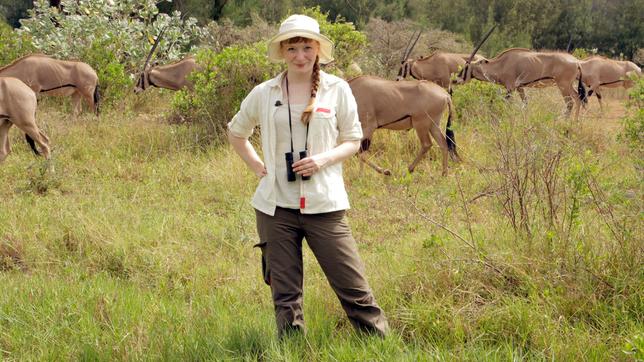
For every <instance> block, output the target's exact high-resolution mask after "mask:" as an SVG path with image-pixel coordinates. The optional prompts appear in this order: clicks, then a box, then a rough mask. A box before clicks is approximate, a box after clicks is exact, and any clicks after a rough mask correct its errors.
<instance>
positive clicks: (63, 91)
mask: <svg viewBox="0 0 644 362" xmlns="http://www.w3.org/2000/svg"><path fill="white" fill-rule="evenodd" d="M0 77H14V78H18V79H20V80H21V81H23V82H24V83H25V84H26V85H28V86H29V88H31V90H33V91H34V92H36V93H43V94H45V95H52V96H70V95H71V96H72V104H73V108H74V115H78V114H79V113H80V111H81V98H84V99H85V101H86V102H87V103H88V104H89V106H90V108H92V109H93V110H94V113H95V114H96V115H97V116H98V114H99V102H100V93H99V86H98V76H97V75H96V72H95V71H94V69H92V67H91V66H89V64H87V63H83V62H80V61H70V60H58V59H54V58H51V57H48V56H46V55H44V54H31V55H27V56H24V57H22V58H19V59H17V60H15V61H13V62H12V63H11V64H9V65H7V66H5V67H3V68H0Z"/></svg>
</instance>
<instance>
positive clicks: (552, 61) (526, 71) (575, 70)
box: [460, 48, 585, 119]
mask: <svg viewBox="0 0 644 362" xmlns="http://www.w3.org/2000/svg"><path fill="white" fill-rule="evenodd" d="M581 71H582V70H581V66H580V65H579V61H578V60H577V59H576V58H575V57H573V56H572V55H570V54H567V53H563V52H535V51H532V50H530V49H523V48H512V49H507V50H505V51H503V52H502V53H501V54H499V55H497V56H496V57H495V58H493V59H489V60H488V59H483V60H480V61H478V62H474V63H468V64H466V66H465V71H464V72H463V73H464V78H462V79H461V80H460V81H461V82H463V81H468V80H470V79H471V78H474V79H478V80H481V81H487V82H492V83H497V84H501V85H503V86H505V88H506V90H507V91H508V96H509V95H510V94H511V93H512V92H513V91H514V90H517V89H521V88H523V87H543V86H549V85H556V86H557V87H558V88H559V91H560V92H561V95H562V96H563V97H564V100H565V102H566V106H567V112H568V113H570V110H571V109H572V108H573V104H574V106H575V119H577V117H578V115H579V107H580V105H581V102H582V100H584V99H585V87H584V86H583V83H582V82H581V81H580V82H579V83H578V88H577V90H575V88H574V87H573V82H574V81H575V79H579V78H580V75H581ZM520 94H521V95H522V97H523V96H524V94H522V93H521V92H520Z"/></svg>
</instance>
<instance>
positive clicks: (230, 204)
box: [0, 0, 644, 361]
mask: <svg viewBox="0 0 644 362" xmlns="http://www.w3.org/2000/svg"><path fill="white" fill-rule="evenodd" d="M18 3H19V1H17V0H16V1H13V2H7V3H3V5H4V6H5V8H8V6H7V4H9V5H11V4H18ZM72 3H74V4H75V5H71V4H72ZM115 3H118V4H115ZM336 3H337V7H334V6H336V5H334V4H336ZM341 3H343V2H339V1H337V2H335V1H330V2H328V3H327V4H326V5H325V6H324V7H317V8H316V7H314V8H310V7H309V8H298V6H300V5H310V4H308V3H306V2H304V1H302V2H300V1H297V0H292V1H274V2H263V1H262V2H260V1H248V2H240V1H236V0H231V1H215V2H208V4H205V3H201V5H200V6H197V4H200V3H199V2H198V1H192V2H191V1H175V2H173V3H160V4H155V2H154V1H134V0H123V1H119V2H116V1H115V2H110V1H107V0H105V1H89V0H78V1H73V2H72V1H69V2H66V1H65V0H63V1H62V4H63V5H64V6H67V7H66V9H67V12H64V11H63V12H61V11H59V10H57V9H56V8H50V7H49V6H48V4H46V3H45V2H43V1H37V2H36V5H35V7H33V8H32V10H31V11H30V12H29V13H28V14H26V15H25V13H23V15H22V16H21V17H22V18H23V21H22V24H23V26H22V27H21V28H19V30H12V29H11V28H10V27H9V26H8V25H5V24H2V25H0V35H2V38H1V39H0V60H1V61H2V63H1V64H2V65H4V64H7V63H8V62H10V61H11V60H13V59H15V58H17V57H19V56H21V55H23V54H27V53H30V52H33V51H41V52H45V53H47V54H50V55H54V56H56V55H60V54H65V56H66V57H67V56H68V57H74V58H78V59H81V60H84V61H86V62H88V63H90V64H91V65H92V66H93V67H94V68H95V69H97V72H98V74H99V78H100V82H101V84H103V85H104V89H105V91H104V92H105V94H104V100H105V107H104V108H103V112H102V114H101V116H100V117H99V118H97V117H95V116H93V115H91V114H90V112H86V113H84V114H82V115H81V116H80V117H77V118H73V117H72V116H71V112H70V109H71V108H70V105H69V101H62V100H61V99H60V98H45V97H42V98H40V100H39V106H38V107H39V108H38V113H37V120H38V123H39V125H40V127H41V128H42V129H43V130H44V132H45V133H46V134H47V135H48V136H49V138H50V140H51V144H52V146H53V157H52V159H51V160H50V161H48V162H45V161H43V160H42V159H40V158H35V157H34V156H33V154H32V153H31V152H30V150H29V148H28V146H27V144H26V143H25V142H24V138H23V135H22V134H21V133H20V132H18V131H15V130H13V131H12V132H11V134H10V141H11V144H12V146H13V152H12V153H11V154H10V155H9V157H8V158H7V160H6V161H5V162H4V163H2V164H1V165H0V186H2V187H0V359H3V360H10V361H11V360H70V359H71V360H288V361H299V360H307V361H308V360H319V361H326V360H329V361H337V360H341V361H363V360H382V361H394V360H409V361H417V360H553V359H554V360H570V361H577V360H596V361H605V360H642V359H644V312H643V311H644V303H643V296H644V269H643V268H642V265H644V263H643V262H644V247H643V245H644V243H643V242H642V241H643V240H642V235H643V231H644V230H642V229H643V226H644V224H643V223H642V208H643V203H642V200H643V195H644V188H643V186H642V185H644V184H643V183H642V177H643V173H642V157H643V152H644V148H643V145H642V139H643V136H644V135H643V132H644V113H643V109H644V108H643V106H644V104H643V102H644V80H642V79H640V80H639V81H638V82H637V83H636V86H635V87H633V88H632V89H631V90H630V91H629V92H628V93H630V96H628V97H627V92H626V91H623V90H613V91H607V92H605V93H604V94H605V99H607V105H608V106H607V109H606V110H605V111H604V112H603V113H602V112H600V110H599V107H598V105H597V103H596V99H594V98H591V100H590V101H591V103H590V105H589V107H588V108H587V109H586V110H585V111H583V112H582V116H581V119H580V120H579V121H578V122H575V121H571V120H570V119H569V118H567V117H565V115H564V114H565V106H564V103H563V101H562V99H561V96H560V95H559V92H558V91H557V90H556V89H553V88H545V89H529V90H528V92H527V93H528V97H529V102H528V103H527V105H526V104H523V103H522V102H521V101H520V100H519V99H518V97H516V99H515V98H512V99H510V100H509V101H506V100H505V99H504V96H505V94H504V92H503V91H502V90H501V89H500V88H499V87H497V86H494V85H490V84H488V83H482V82H478V81H472V82H470V83H467V84H465V85H461V86H458V87H455V89H454V95H453V99H454V104H455V107H456V110H457V113H458V117H457V118H456V120H455V125H454V130H455V132H456V139H457V144H458V146H459V147H460V148H459V153H460V155H461V157H462V158H463V161H462V162H461V163H450V173H449V175H448V176H447V177H441V176H440V165H439V162H437V161H435V160H429V159H427V160H425V161H423V162H422V163H421V164H420V165H419V167H418V168H417V169H416V171H415V172H414V173H413V174H409V173H407V172H406V166H407V165H408V164H409V162H410V161H411V160H412V159H413V157H414V156H415V154H416V152H417V150H418V147H419V145H418V140H417V137H416V135H415V134H414V132H392V131H386V130H380V131H377V132H376V134H375V137H374V140H373V143H372V151H371V157H372V159H373V160H374V161H375V162H378V163H380V164H382V165H384V166H386V167H387V168H389V169H391V170H392V171H393V176H389V177H385V176H381V175H378V174H375V173H374V172H373V171H372V170H370V169H369V168H368V167H364V166H362V165H361V164H360V162H359V161H358V159H357V158H356V157H354V158H353V159H351V160H349V161H348V162H346V164H345V181H346V184H347V189H348V192H349V197H350V199H351V203H352V209H351V210H349V222H350V223H351V225H352V228H353V231H354V236H355V238H356V240H357V241H358V245H359V248H360V253H361V256H362V258H363V260H364V261H365V263H366V267H367V274H368V278H369V281H370V283H371V285H372V287H373V289H374V293H375V295H376V297H377V298H378V301H379V303H380V304H381V306H382V307H383V309H384V310H385V312H386V313H387V316H388V318H389V321H390V324H391V327H392V334H391V335H390V336H388V337H387V338H385V339H379V338H375V337H368V336H361V335H356V334H355V332H354V331H353V330H352V328H351V326H350V324H349V323H348V321H347V319H346V317H345V316H344V312H343V311H342V309H341V307H340V305H339V303H337V300H336V299H335V296H334V295H333V292H332V290H331V289H330V287H329V286H328V283H327V282H326V279H325V278H324V275H323V273H322V272H321V270H320V269H319V266H318V265H317V263H316V261H315V259H314V258H313V256H312V255H311V253H310V252H309V251H308V250H305V255H304V259H305V270H306V273H305V284H306V287H305V301H304V307H305V317H306V319H307V325H308V333H307V334H306V335H305V336H300V337H294V338H290V339H286V340H283V341H278V340H277V339H276V336H275V326H274V318H273V312H272V310H273V307H272V304H271V298H270V291H269V289H268V287H266V286H265V285H264V283H263V281H262V278H261V276H260V270H261V263H260V259H259V258H260V254H259V251H258V250H257V249H256V248H253V247H252V245H253V244H255V243H256V241H257V235H256V231H255V225H254V212H253V210H252V208H251V206H250V205H249V199H250V197H251V195H252V192H253V190H254V188H255V186H256V179H255V176H254V175H253V174H252V173H251V172H249V171H248V170H247V169H246V167H245V166H244V164H243V162H242V161H241V160H240V159H239V157H237V156H236V155H235V154H234V152H233V151H232V150H231V149H230V148H229V147H228V146H227V145H226V144H225V142H222V140H223V138H222V137H223V129H224V127H225V123H226V122H227V121H228V120H229V119H230V117H231V116H232V115H233V114H234V113H235V111H236V109H237V107H238V105H239V102H240V101H241V99H243V97H244V95H245V94H246V93H247V92H248V91H249V90H250V89H251V88H252V87H253V86H254V85H255V84H257V83H259V82H261V81H263V80H265V79H268V78H269V77H271V76H272V75H274V74H275V73H276V72H278V71H279V70H280V69H281V68H280V66H279V65H277V64H272V63H268V62H267V61H266V58H265V57H264V52H265V41H266V39H267V37H269V36H270V35H271V34H273V33H274V32H275V30H276V24H275V23H276V22H279V20H280V19H282V18H283V17H284V16H285V15H286V14H287V13H288V12H289V11H290V12H295V11H297V12H305V13H307V14H309V15H311V16H314V17H316V18H317V19H318V20H319V21H320V24H321V27H322V29H323V32H325V33H326V34H329V36H330V37H331V38H332V39H334V40H335V41H336V42H337V43H338V53H337V61H336V63H335V64H334V65H332V66H330V67H328V68H326V69H325V70H326V71H329V72H332V73H335V74H338V75H343V76H347V77H349V76H351V75H352V74H353V73H352V72H355V66H354V64H353V63H354V62H355V63H357V64H359V66H360V67H361V68H362V71H363V72H364V73H366V74H377V75H380V76H384V77H389V78H391V77H392V74H393V73H394V72H395V69H393V67H394V66H395V65H396V64H397V62H399V60H400V55H401V53H402V49H403V48H404V46H405V44H406V42H407V40H408V39H409V37H410V35H411V34H412V32H413V31H414V30H415V29H416V28H417V27H419V26H420V25H423V26H430V25H431V26H432V28H431V29H429V30H428V31H427V32H426V33H424V35H423V37H422V38H421V41H420V43H419V45H418V47H417V50H416V51H417V52H418V53H419V54H423V53H425V52H431V51H433V50H436V49H441V50H448V51H455V52H467V51H469V50H470V49H471V47H472V44H471V40H473V39H477V36H478V35H477V34H480V33H481V32H482V31H484V29H485V28H486V27H487V26H488V25H489V24H491V23H495V22H503V19H508V18H514V17H513V16H514V15H513V14H515V13H516V14H518V15H517V16H519V15H521V14H524V15H521V16H523V18H521V19H524V23H525V24H526V26H525V28H523V29H520V28H519V27H517V28H516V31H517V33H514V32H513V31H514V30H511V29H514V28H512V27H511V26H510V25H506V27H505V28H502V29H501V32H500V33H499V34H498V35H496V36H493V38H491V42H490V43H489V44H490V45H486V46H488V51H492V50H494V49H496V48H494V47H499V48H498V49H501V48H503V47H506V46H520V45H521V46H530V45H533V46H536V45H535V44H540V43H535V42H536V41H537V40H535V39H536V38H532V37H531V36H530V37H528V36H527V35H525V34H528V33H525V34H523V33H521V32H522V31H528V30H530V31H533V30H534V29H551V30H552V32H551V33H548V32H536V33H534V32H532V33H531V34H541V35H540V36H542V38H539V39H541V40H538V41H544V42H546V43H544V44H547V45H545V46H544V47H551V48H555V47H558V46H557V45H556V44H559V43H557V42H554V43H548V41H550V40H547V39H559V40H561V39H564V40H561V41H562V42H565V43H567V42H568V41H569V38H570V34H569V33H565V32H564V31H563V30H562V31H561V32H558V31H555V29H558V28H557V27H556V26H555V25H556V24H566V21H567V20H570V21H573V19H577V17H573V16H568V15H566V16H564V15H561V18H560V20H557V21H555V18H554V17H553V18H550V17H547V15H548V14H543V13H541V12H538V11H536V10H534V9H533V8H530V7H529V6H528V5H529V4H530V2H529V1H527V0H526V1H525V4H527V5H526V6H524V7H521V8H519V7H517V6H514V5H513V4H515V3H518V2H507V4H506V2H501V1H491V2H489V3H486V2H480V3H479V2H477V4H480V5H477V6H481V8H480V9H479V10H477V11H476V14H477V15H476V17H472V16H470V15H468V16H467V19H469V20H467V21H465V22H459V21H458V18H456V15H457V14H458V13H457V11H458V10H459V9H461V10H462V11H461V13H460V14H470V11H471V12H474V9H473V8H471V5H472V4H471V3H470V2H468V1H460V0H456V1H451V2H450V4H451V5H450V7H448V6H446V3H443V2H435V1H415V2H414V1H407V2H402V1H394V2H387V3H385V2H378V1H356V2H352V4H353V6H352V7H345V8H346V9H345V10H344V12H340V11H338V10H335V9H337V8H340V5H341ZM555 3H556V4H555ZM137 4H138V5H137ZM432 4H433V5H435V6H434V7H433V8H432V9H433V11H434V13H431V12H430V11H429V10H422V9H424V6H425V5H427V6H429V5H432ZM484 4H485V6H483V5H484ZM504 4H505V5H504ZM562 4H563V5H562ZM565 4H566V2H553V4H552V9H553V12H555V13H556V12H557V11H559V10H557V9H564V8H565V9H569V10H570V11H571V12H573V11H574V12H580V13H588V14H595V11H597V9H598V8H599V9H601V7H602V6H604V5H605V4H604V2H592V5H593V6H590V5H591V4H590V3H587V2H584V1H582V2H577V3H575V5H574V6H573V5H570V6H568V7H566V5H565ZM612 4H613V5H614V7H611V9H622V8H621V7H624V6H628V4H630V3H629V2H627V1H620V2H612ZM260 5H261V6H260ZM12 6H13V5H12ZM74 6H77V8H74ZM191 6H193V7H191ZM188 9H192V10H191V11H190V12H189V14H188V16H184V15H183V13H178V12H177V13H175V12H173V11H174V10H188ZM463 9H468V10H467V11H464V10H463ZM530 9H532V10H530ZM624 9H625V8H624ZM72 10H73V11H72ZM250 10H254V11H250ZM159 11H161V13H159ZM561 11H562V14H563V12H564V11H563V10H561ZM607 11H608V10H607ZM611 11H612V10H611ZM637 11H641V10H638V9H633V12H637ZM86 12H87V13H86ZM450 12H453V14H454V17H451V18H450V17H448V16H446V14H448V13H450ZM85 13H86V14H85ZM83 14H85V15H83ZM166 14H167V15H166ZM385 14H390V15H389V17H387V16H384V15H385ZM437 14H443V15H444V16H442V17H441V16H439V15H437ZM482 14H484V15H485V16H484V17H483V19H482V20H481V19H479V18H480V17H481V16H483V15H482ZM494 14H501V15H499V16H496V15H494ZM566 14H568V13H566ZM575 14H577V13H575ZM337 15H342V17H337ZM510 15H512V16H510ZM569 15H570V14H569ZM635 15H636V14H632V13H630V14H624V15H623V17H622V18H620V19H621V20H611V19H609V18H608V17H606V19H603V20H605V22H609V21H624V23H623V24H627V22H626V20H627V19H628V17H630V16H635ZM378 16H379V17H378ZM541 17H543V18H541ZM546 17H547V19H546ZM54 19H55V21H56V22H58V23H59V24H63V26H55V24H54V25H52V23H53V21H54ZM91 19H95V22H94V25H92V26H87V27H82V26H78V24H81V23H82V22H84V21H85V22H88V21H89V22H91V21H90V20H91ZM209 19H216V20H217V22H208V20H209ZM437 19H442V20H441V21H443V22H441V21H438V20H437ZM448 19H452V20H448ZM525 19H529V21H528V20H525ZM479 20H480V21H479ZM575 21H577V20H575ZM579 21H580V22H581V23H582V24H586V23H585V22H583V21H581V20H579ZM576 24H577V23H576ZM602 24H603V23H602ZM586 25H588V24H586ZM638 27H640V28H638ZM162 28H166V29H168V32H167V33H168V36H167V38H164V39H163V40H162V41H161V43H160V44H159V52H158V53H156V55H155V56H154V57H153V59H155V60H156V61H159V62H161V63H163V62H169V61H173V60H176V59H180V58H181V57H183V56H185V55H186V54H195V55H196V57H197V59H198V62H199V64H201V66H202V68H201V70H200V71H198V72H196V73H194V74H193V75H192V78H193V81H194V83H195V91H194V92H189V91H179V92H170V91H167V90H159V89H150V90H146V91H145V92H143V93H142V94H140V95H134V94H133V93H132V85H133V82H134V78H135V75H136V73H137V72H138V71H140V66H142V63H143V61H144V58H145V56H146V55H147V51H148V50H149V48H150V46H151V44H152V42H153V41H154V39H155V37H156V36H157V35H158V33H159V31H160V29H162ZM585 29H588V28H585ZM620 29H622V28H620ZM623 29H624V31H625V32H630V31H635V32H639V33H637V36H636V37H635V38H633V39H642V36H641V35H642V31H641V25H638V24H628V25H624V28H623ZM633 29H635V30H633ZM637 29H639V30H637ZM519 30H521V32H520V31H519ZM610 30H611V29H610V26H609V25H601V26H599V25H597V26H594V27H592V32H593V34H603V33H607V32H609V31H610ZM613 30H614V29H613ZM620 31H621V30H620ZM521 34H523V35H521ZM547 34H550V35H548V36H551V38H549V37H548V36H547ZM575 34H579V33H575ZM70 38H73V39H76V40H78V43H77V42H74V43H71V42H68V41H65V39H70ZM622 38H623V40H624V41H625V42H626V41H627V40H628V38H626V37H622ZM43 39H49V40H48V41H43ZM521 39H523V40H521ZM544 39H546V40H544ZM573 39H577V40H574V41H578V42H581V43H576V45H579V44H584V45H583V46H584V47H585V48H595V47H597V48H599V49H604V48H601V47H602V45H601V44H602V43H601V42H599V41H598V42H596V43H583V41H586V40H583V41H582V40H580V39H581V38H575V37H574V36H573ZM584 39H586V38H584ZM559 40H557V41H559ZM521 41H523V43H522V42H521ZM78 44H83V46H80V45H78ZM619 44H621V43H619ZM634 44H636V48H637V47H639V46H641V44H638V43H636V42H635V43H634ZM620 49H621V48H620ZM624 49H626V48H624ZM604 50H605V51H608V49H607V48H606V49H604ZM583 51H584V52H591V50H583ZM619 52H623V53H624V54H627V52H626V51H624V50H619ZM444 123H445V120H443V124H444Z"/></svg>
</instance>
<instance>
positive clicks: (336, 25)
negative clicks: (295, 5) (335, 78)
mask: <svg viewBox="0 0 644 362" xmlns="http://www.w3.org/2000/svg"><path fill="white" fill-rule="evenodd" d="M302 14H304V15H308V16H310V17H312V18H314V19H315V20H317V21H318V23H319V24H320V32H321V33H322V34H324V35H326V36H327V37H329V39H331V40H332V41H333V43H334V44H335V54H334V58H335V64H336V66H337V67H339V68H340V69H346V68H347V67H348V66H349V65H350V64H351V63H352V62H353V61H354V59H357V58H359V57H360V56H361V55H362V53H363V51H364V49H365V47H366V46H367V36H366V35H365V34H363V33H361V32H360V31H358V30H356V28H355V26H354V25H353V23H349V22H346V21H345V20H344V19H343V18H342V17H337V18H336V19H335V22H330V21H329V20H328V17H329V13H328V12H327V13H323V12H322V11H321V10H320V6H319V5H318V6H316V7H313V8H306V9H303V10H302Z"/></svg>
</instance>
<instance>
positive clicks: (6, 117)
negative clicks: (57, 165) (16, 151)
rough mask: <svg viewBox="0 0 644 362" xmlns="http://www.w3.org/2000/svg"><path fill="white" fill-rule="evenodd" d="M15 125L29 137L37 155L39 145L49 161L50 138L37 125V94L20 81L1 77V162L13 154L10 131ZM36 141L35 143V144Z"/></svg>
mask: <svg viewBox="0 0 644 362" xmlns="http://www.w3.org/2000/svg"><path fill="white" fill-rule="evenodd" d="M13 125H15V126H16V127H18V128H19V129H21V130H22V131H23V132H25V133H26V135H27V141H28V142H29V145H30V146H31V149H32V150H33V151H34V153H35V154H36V155H39V154H40V152H38V149H36V146H35V143H38V145H39V146H40V150H41V152H42V155H43V156H44V157H45V159H49V138H47V136H46V135H45V134H44V133H42V131H40V129H38V126H37V125H36V93H34V91H33V90H31V88H29V87H28V86H27V85H26V84H25V83H23V82H22V81H21V80H20V79H17V78H12V77H0V162H2V161H4V160H5V159H6V158H7V156H8V155H9V153H10V152H11V146H10V145H9V129H10V128H11V126H13ZM34 141H35V143H34Z"/></svg>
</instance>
